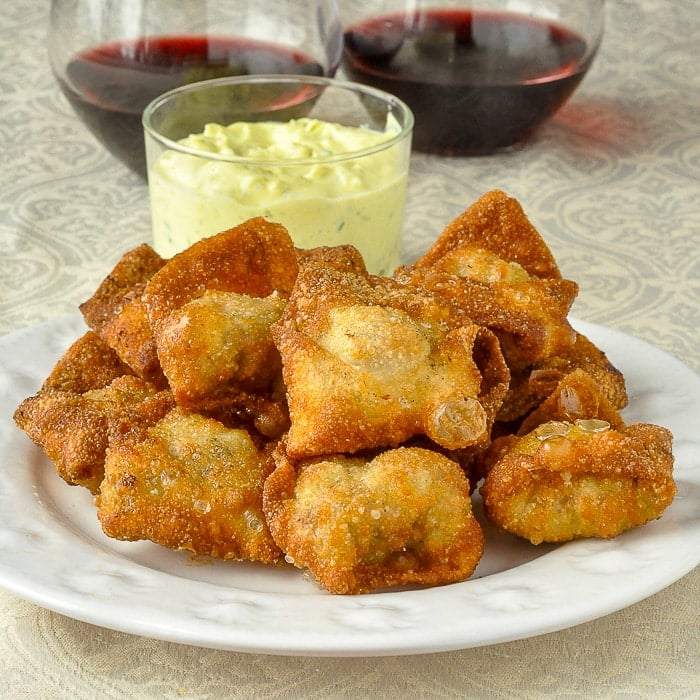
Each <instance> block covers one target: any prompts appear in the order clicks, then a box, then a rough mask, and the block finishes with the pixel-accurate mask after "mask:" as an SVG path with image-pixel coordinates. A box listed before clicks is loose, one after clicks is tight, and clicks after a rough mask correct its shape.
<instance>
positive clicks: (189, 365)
mask: <svg viewBox="0 0 700 700" xmlns="http://www.w3.org/2000/svg"><path fill="white" fill-rule="evenodd" d="M285 303H286V300H285V299H284V297H282V296H281V295H280V294H279V293H277V292H273V293H272V294H270V295H269V296H267V297H251V296H248V295H246V294H237V293H235V292H219V291H210V290H207V291H205V292H204V293H203V294H202V295H201V296H199V297H197V298H196V299H192V300H191V301H188V302H186V303H185V304H183V305H182V306H181V307H179V308H178V309H176V310H174V311H173V312H172V313H171V314H170V315H169V316H168V317H167V318H165V319H164V320H163V321H162V322H161V324H160V327H159V331H158V354H159V357H160V362H161V366H162V368H163V371H164V372H165V375H166V376H167V378H168V382H169V385H170V388H171V389H172V391H173V393H174V395H175V399H176V401H177V403H178V404H179V405H181V406H184V407H186V408H189V409H191V410H197V409H208V408H212V407H216V406H219V405H221V403H222V402H225V401H226V400H227V399H229V398H234V399H235V396H236V395H239V394H241V392H261V393H269V391H270V390H271V388H272V387H273V386H275V385H276V384H277V383H278V382H279V381H281V372H282V363H281V360H280V356H279V352H278V351H277V348H276V347H275V344H274V342H273V340H272V335H271V333H270V326H271V325H272V324H273V323H274V322H276V321H277V320H278V319H279V317H280V316H281V314H282V311H283V309H284V306H285Z"/></svg>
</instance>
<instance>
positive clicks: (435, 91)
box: [344, 9, 593, 155]
mask: <svg viewBox="0 0 700 700" xmlns="http://www.w3.org/2000/svg"><path fill="white" fill-rule="evenodd" d="M592 59H593V56H592V55H587V46H586V42H585V40H584V39H583V38H582V37H580V36H579V35H578V34H576V33H574V32H572V31H569V30H568V29H565V28H564V27H561V26H558V25H555V24H551V23H548V22H545V21H543V20H538V19H535V18H531V17H525V16H523V15H518V14H514V13H506V12H489V11H481V10H477V11H470V10H440V9H434V10H424V11H416V12H415V13H413V14H411V13H405V14H403V13H401V14H399V13H397V14H392V15H384V16H380V17H374V18H371V19H368V20H364V21H362V22H360V23H358V24H356V25H354V26H351V27H349V28H347V29H346V31H345V36H344V67H345V70H346V71H347V73H348V75H350V76H351V77H352V78H353V79H354V80H357V81H360V82H364V83H368V84H370V85H373V86H375V87H377V88H380V89H382V90H386V91H388V92H391V93H393V94H395V95H396V96H398V97H399V98H401V99H403V100H404V101H405V102H406V103H407V104H408V105H409V106H410V107H411V109H412V110H413V113H414V116H415V120H416V124H415V130H414V137H413V143H414V146H415V148H416V149H417V150H421V151H427V152H435V153H442V154H454V155H477V154H484V153H491V152H493V151H495V150H498V149H502V148H505V147H507V146H512V145H513V144H516V143H518V142H520V141H523V140H525V139H526V138H527V137H528V136H529V135H530V134H531V133H532V132H533V131H534V129H535V128H536V127H537V126H538V125H539V124H541V123H542V122H543V121H544V120H545V119H546V118H547V117H549V116H551V115H552V114H553V113H554V112H555V111H556V110H557V109H558V108H559V107H560V106H561V105H562V104H563V103H564V102H565V101H566V99H567V98H568V97H569V96H570V95H571V93H572V92H573V91H574V89H575V88H576V86H577V85H578V84H579V82H580V81H581V79H582V78H583V76H584V74H585V72H586V70H587V69H588V67H589V65H590V63H591V61H592Z"/></svg>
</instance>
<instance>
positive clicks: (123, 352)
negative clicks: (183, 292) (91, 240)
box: [80, 243, 165, 387]
mask: <svg viewBox="0 0 700 700" xmlns="http://www.w3.org/2000/svg"><path fill="white" fill-rule="evenodd" d="M164 264H165V260H164V259H163V258H161V257H160V256H159V255H158V253H156V252H155V251H154V250H153V249H152V248H151V247H150V246H149V245H147V244H145V243H144V244H142V245H140V246H138V247H136V248H134V249H133V250H130V251H128V252H127V253H125V254H124V255H123V256H122V258H121V259H120V260H119V262H118V263H117V264H116V265H115V267H114V268H113V269H112V271H111V272H110V274H109V275H108V276H107V277H106V278H105V279H104V280H103V281H102V283H101V284H100V285H99V287H98V288H97V290H96V291H95V293H94V294H93V295H92V297H90V299H88V300H87V301H85V302H84V303H83V304H81V305H80V311H81V312H82V314H83V318H84V319H85V322H86V323H87V325H88V326H89V327H90V328H92V329H93V330H94V331H95V332H96V333H98V334H99V335H100V337H101V338H102V339H103V340H104V341H105V342H106V343H107V345H109V346H110V347H111V348H113V349H114V351H115V352H116V353H117V355H119V357H120V358H121V360H122V361H123V362H124V363H125V364H127V365H128V366H129V367H130V368H131V369H132V371H133V372H134V373H135V374H137V375H138V376H139V377H143V378H144V379H146V380H147V381H150V382H152V383H154V384H158V385H160V386H161V387H163V386H164V384H165V382H164V378H163V374H162V372H161V370H160V365H159V364H158V358H157V356H156V350H155V345H154V341H153V334H152V332H151V327H150V324H149V321H148V316H147V314H146V308H145V307H144V306H143V304H142V302H141V294H142V293H143V289H144V285H145V284H146V282H147V281H148V280H149V279H150V278H151V277H152V276H153V275H154V274H155V273H156V272H157V271H158V270H160V269H161V267H163V265H164Z"/></svg>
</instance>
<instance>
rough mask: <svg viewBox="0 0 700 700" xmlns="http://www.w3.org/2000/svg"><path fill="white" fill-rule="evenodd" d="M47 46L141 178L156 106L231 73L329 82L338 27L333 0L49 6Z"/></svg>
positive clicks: (143, 0) (84, 113)
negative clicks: (149, 114) (182, 89)
mask: <svg viewBox="0 0 700 700" xmlns="http://www.w3.org/2000/svg"><path fill="white" fill-rule="evenodd" d="M48 46H49V60H50V64H51V68H52V70H53V73H54V75H55V77H56V79H57V81H58V83H59V85H60V87H61V90H62V91H63V93H64V95H65V96H66V98H67V99H68V101H69V102H70V104H71V105H72V107H73V109H74V110H75V112H76V114H77V115H78V116H79V117H80V119H81V120H82V121H83V122H84V123H85V125H86V126H87V127H88V129H90V131H91V132H92V133H93V134H94V135H95V136H96V137H97V138H98V140H99V141H101V142H102V144H103V145H104V146H106V147H107V149H109V151H110V152H111V153H112V154H113V155H115V156H116V157H117V158H119V159H120V160H121V161H122V162H124V163H125V164H126V165H127V166H129V168H131V169H132V170H134V171H135V172H137V173H139V174H140V175H142V176H144V177H145V174H146V165H145V151H144V144H143V130H142V126H141V114H142V112H143V109H144V107H145V106H146V105H147V104H148V103H149V102H150V101H151V100H153V99H154V98H156V97H157V96H159V95H161V94H162V93H164V92H166V91H168V90H171V89H173V88H176V87H179V86H180V85H184V84H188V83H193V82H197V81H200V80H205V79H209V78H216V77H222V76H228V75H250V74H263V73H264V74H282V73H286V74H302V75H318V76H327V77H332V76H333V75H334V74H335V72H336V70H337V68H338V64H339V62H340V56H341V51H342V28H341V25H340V20H339V13H338V7H337V5H336V2H335V0H317V1H314V2H312V1H311V0H255V1H254V2H235V1H232V0H52V3H51V14H50V24H49V36H48Z"/></svg>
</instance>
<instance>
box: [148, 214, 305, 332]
mask: <svg viewBox="0 0 700 700" xmlns="http://www.w3.org/2000/svg"><path fill="white" fill-rule="evenodd" d="M296 273H297V258H296V252H295V249H294V244H293V243H292V239H291V238H290V236H289V232H288V231H287V229H286V228H284V226H282V225H280V224H276V223H272V222H269V221H267V220H266V219H264V218H262V217H258V218H254V219H249V220H248V221H245V222H243V223H242V224H239V225H238V226H235V227H234V228H231V229H228V230H226V231H222V232H221V233H217V234H216V235H214V236H210V237H209V238H204V239H202V240H200V241H197V242H196V243H194V244H193V245H192V246H190V247H189V248H187V249H185V250H183V251H182V252H181V253H178V254H177V255H175V256H174V257H172V258H170V260H168V262H167V264H166V265H164V266H163V267H162V268H161V269H160V270H159V271H158V272H157V273H156V274H155V275H153V277H152V278H151V279H150V280H149V282H148V284H147V285H146V288H145V290H144V294H143V300H144V303H145V304H146V308H147V309H148V318H149V321H150V323H151V326H152V327H153V329H154V331H155V333H156V342H157V340H158V337H157V334H158V332H159V330H160V327H161V325H163V324H165V323H167V321H168V317H169V316H170V314H171V313H173V312H174V311H176V310H177V309H179V308H180V307H181V306H183V305H184V304H186V303H187V302H189V301H192V300H193V299H196V298H198V297H200V296H202V294H203V293H204V292H205V291H218V292H236V293H238V294H247V295H248V296H251V297H266V296H269V295H270V294H272V293H273V292H274V291H278V292H280V293H281V294H288V293H289V292H290V291H291V289H292V286H293V285H294V280H295V278H296Z"/></svg>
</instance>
